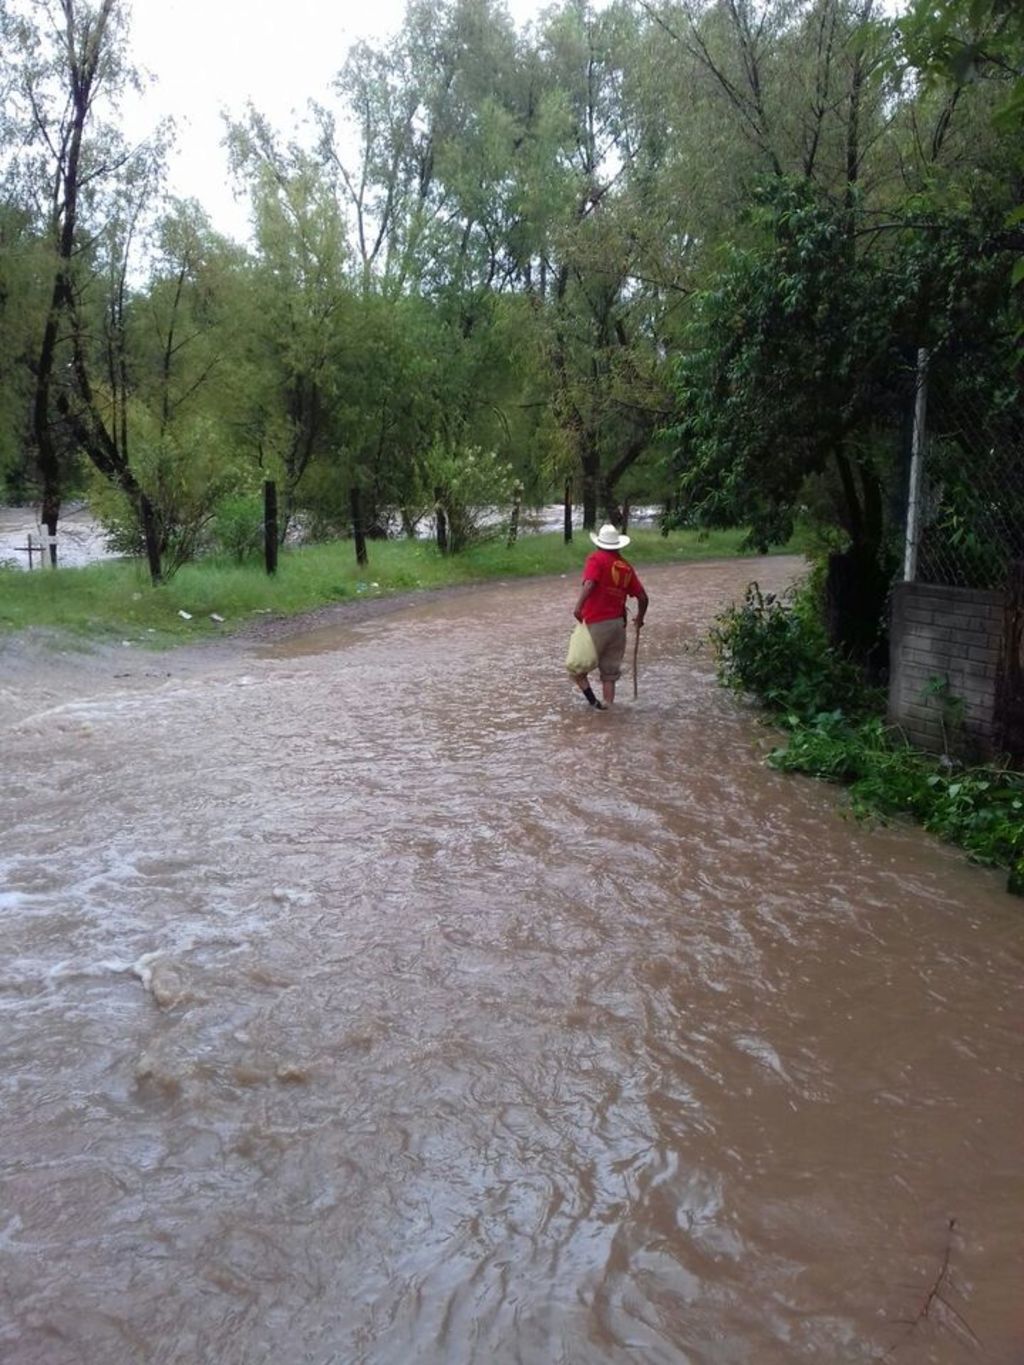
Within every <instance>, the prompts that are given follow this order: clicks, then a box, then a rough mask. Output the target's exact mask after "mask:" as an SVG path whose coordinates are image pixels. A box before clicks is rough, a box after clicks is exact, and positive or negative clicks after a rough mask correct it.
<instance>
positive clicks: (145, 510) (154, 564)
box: [138, 489, 173, 588]
mask: <svg viewBox="0 0 1024 1365" xmlns="http://www.w3.org/2000/svg"><path fill="white" fill-rule="evenodd" d="M138 508H139V521H140V522H141V523H142V536H143V539H144V540H145V542H146V562H147V563H148V564H149V577H150V581H151V582H152V584H153V587H154V588H155V587H156V586H157V584H159V583H162V582H163V579H164V574H163V565H162V563H161V554H160V524H159V518H158V517H157V514H156V509H155V508H154V506H153V504H152V502H150V500H149V498H148V497H147V496H146V494H145V493H143V492H142V490H141V489H139V490H138ZM171 567H172V572H173V564H172V566H171Z"/></svg>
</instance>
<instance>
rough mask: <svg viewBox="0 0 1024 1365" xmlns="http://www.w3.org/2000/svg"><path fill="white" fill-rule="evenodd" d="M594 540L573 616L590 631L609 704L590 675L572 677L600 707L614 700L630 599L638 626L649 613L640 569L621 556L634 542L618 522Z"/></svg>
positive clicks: (620, 668) (623, 648)
mask: <svg viewBox="0 0 1024 1365" xmlns="http://www.w3.org/2000/svg"><path fill="white" fill-rule="evenodd" d="M590 539H591V540H592V541H593V542H594V544H595V545H596V546H597V549H596V550H595V551H594V552H593V554H590V555H588V556H587V562H586V564H584V566H583V586H582V587H581V588H580V595H579V597H578V598H577V599H576V607H575V610H574V611H573V615H574V616H575V617H576V620H577V621H582V622H583V624H584V625H585V626H586V627H587V629H588V630H589V631H590V635H591V638H592V639H593V641H594V649H595V650H596V651H597V667H598V671H599V672H600V674H601V691H602V693H603V695H604V702H603V703H602V702H599V701H598V699H597V698H596V697H595V696H594V692H593V689H592V688H591V686H590V678H589V677H588V675H587V674H586V673H576V674H574V675H573V680H574V682H575V683H576V686H577V687H578V688H579V689H580V691H581V692H582V693H583V695H584V696H585V697H586V699H587V701H588V702H589V703H590V705H591V706H596V707H597V709H598V710H599V711H603V710H604V709H605V708H606V707H609V706H611V705H612V703H613V702H614V700H615V683H616V681H617V679H618V677H619V675H620V674H621V672H622V656H623V655H624V654H625V652H626V598H627V597H635V598H636V599H637V613H636V629H637V630H639V629H640V627H641V626H642V625H643V623H644V617H645V616H646V615H647V602H648V597H647V594H646V592H644V585H643V584H642V583H641V582H640V579H639V578H638V577H637V574H636V570H635V569H634V568H633V566H632V565H631V564H627V563H626V561H625V560H624V559H623V558H622V556H621V555H620V554H619V551H620V550H621V549H624V548H625V546H627V545H628V544H629V536H620V535H619V533H618V531H616V529H615V527H614V526H609V525H605V526H602V527H601V529H600V531H598V533H597V535H596V536H595V535H594V533H593V531H591V533H590Z"/></svg>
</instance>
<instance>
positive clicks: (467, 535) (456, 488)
mask: <svg viewBox="0 0 1024 1365" xmlns="http://www.w3.org/2000/svg"><path fill="white" fill-rule="evenodd" d="M430 469H431V472H432V474H433V478H434V485H435V487H436V488H438V489H439V490H440V496H439V498H438V501H439V503H440V506H441V508H442V510H443V511H444V514H445V517H446V518H447V521H448V548H449V549H450V550H451V551H452V553H457V552H458V551H459V550H465V549H468V548H469V546H470V545H474V544H476V543H478V542H479V541H481V540H483V539H485V538H486V537H487V536H488V535H497V534H500V532H501V529H502V528H501V526H500V525H495V524H493V523H492V524H490V525H488V524H487V523H486V520H485V519H486V517H487V514H488V513H489V512H493V511H494V509H495V508H501V507H507V506H508V505H509V501H510V499H511V496H512V485H513V482H514V474H513V470H512V466H511V465H510V464H506V463H505V462H504V461H502V460H499V458H498V456H497V455H496V454H495V453H494V452H493V451H487V450H481V449H480V447H479V446H454V447H453V446H436V447H435V448H434V450H433V451H432V452H431V456H430Z"/></svg>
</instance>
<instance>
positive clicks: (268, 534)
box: [263, 479, 277, 574]
mask: <svg viewBox="0 0 1024 1365" xmlns="http://www.w3.org/2000/svg"><path fill="white" fill-rule="evenodd" d="M263 562H264V564H265V565H266V568H267V573H268V574H275V573H277V484H276V483H275V482H274V480H273V479H267V480H266V482H265V483H264V485H263Z"/></svg>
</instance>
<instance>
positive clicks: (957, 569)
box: [907, 363, 1024, 588]
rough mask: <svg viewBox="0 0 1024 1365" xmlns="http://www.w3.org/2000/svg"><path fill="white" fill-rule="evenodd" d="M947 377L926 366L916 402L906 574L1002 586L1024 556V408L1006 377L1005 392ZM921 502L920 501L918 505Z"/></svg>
mask: <svg viewBox="0 0 1024 1365" xmlns="http://www.w3.org/2000/svg"><path fill="white" fill-rule="evenodd" d="M961 377H962V378H964V379H966V381H967V382H953V383H951V382H949V376H948V372H945V373H944V372H943V370H942V369H936V370H933V371H932V372H931V373H929V372H928V369H927V368H926V365H925V364H924V363H922V365H921V366H920V368H919V375H918V379H919V383H920V382H921V380H922V379H923V380H924V383H925V394H924V398H925V401H924V402H923V403H918V404H917V405H916V407H917V421H918V424H920V423H921V418H922V417H923V429H922V430H921V433H920V439H919V440H918V442H917V448H918V460H917V461H916V469H915V470H914V471H912V477H913V474H916V476H917V477H916V488H914V487H912V490H911V509H912V510H911V513H910V514H909V515H908V527H907V532H908V538H910V540H911V542H912V545H913V549H914V551H915V553H914V554H913V555H912V556H911V557H910V558H911V561H912V570H911V572H910V573H909V574H908V576H909V577H912V578H914V579H915V580H916V581H917V582H920V583H933V584H942V585H948V586H951V587H961V588H1001V587H1002V586H1003V585H1004V583H1005V582H1006V577H1007V574H1008V572H1009V568H1010V565H1011V563H1012V562H1013V561H1014V560H1019V559H1024V406H1022V404H1021V402H1020V401H1019V397H1017V396H1016V391H1015V390H1016V386H1015V385H1012V381H1011V380H1010V379H1009V377H1008V383H1007V386H1006V388H1007V389H1009V388H1011V386H1012V388H1013V390H1014V396H1013V397H1012V398H1011V397H1010V396H1009V395H1008V394H1007V392H1006V389H1004V391H1003V392H1001V393H1000V392H998V391H997V392H995V393H993V392H992V390H991V389H988V390H987V391H986V392H985V393H984V394H981V393H979V392H978V390H977V388H975V387H973V386H972V385H971V383H970V382H969V381H970V374H969V371H968V373H967V374H966V375H959V376H958V378H961ZM915 503H916V506H915Z"/></svg>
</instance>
